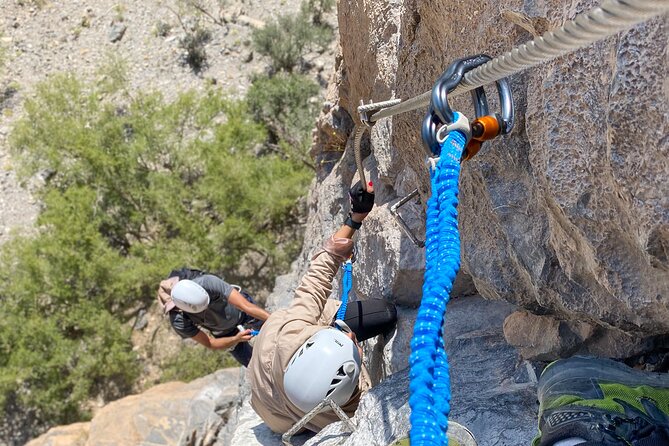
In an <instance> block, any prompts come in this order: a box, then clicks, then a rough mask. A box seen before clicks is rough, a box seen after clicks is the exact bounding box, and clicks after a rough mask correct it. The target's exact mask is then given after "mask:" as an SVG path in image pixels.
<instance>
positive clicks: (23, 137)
mask: <svg viewBox="0 0 669 446" xmlns="http://www.w3.org/2000/svg"><path fill="white" fill-rule="evenodd" d="M121 77H122V76H121ZM117 78H118V76H117ZM266 143H267V131H266V129H265V126H264V125H263V124H261V123H259V122H257V121H255V120H254V118H253V116H252V114H250V113H249V112H248V110H247V105H246V102H245V101H236V100H230V99H227V98H226V97H224V96H223V95H222V94H221V93H220V92H218V91H216V90H213V89H212V90H210V91H206V92H204V93H202V94H198V93H195V92H188V93H184V94H181V95H179V96H178V97H177V98H176V99H174V100H172V101H166V100H165V99H164V98H163V97H162V96H161V95H160V94H157V93H145V94H140V95H137V96H135V97H132V96H130V95H129V94H128V93H127V92H126V91H125V90H124V89H123V87H122V86H121V84H120V83H118V82H106V83H101V84H100V85H95V86H89V85H84V84H82V83H81V82H79V81H78V80H77V79H76V78H75V77H73V76H71V75H58V76H55V77H53V78H52V79H51V80H49V81H47V82H45V83H43V84H41V85H40V86H39V87H38V89H37V92H36V95H35V96H34V98H32V99H30V100H28V101H26V103H25V116H24V117H23V118H22V119H21V120H20V121H19V122H18V124H17V125H16V127H15V129H14V130H13V133H12V135H11V145H12V148H13V153H14V155H15V157H16V158H17V160H18V162H19V166H20V173H21V174H22V177H23V178H25V179H28V178H34V177H35V176H36V175H37V176H39V177H41V178H43V179H44V181H43V182H42V183H41V185H40V186H38V187H37V190H36V193H37V195H38V197H39V199H40V202H41V211H40V214H39V218H38V223H37V230H36V231H37V232H36V234H34V235H31V236H22V237H19V238H16V239H14V240H13V241H11V242H9V243H6V244H5V245H3V246H2V248H1V250H0V305H1V306H2V308H3V312H4V314H3V317H2V318H1V319H0V405H1V404H2V403H6V402H7V401H9V400H12V401H19V403H20V404H21V405H23V406H24V407H29V408H31V409H34V410H36V411H37V413H38V415H39V417H41V419H43V420H44V421H45V422H48V423H68V422H72V421H76V420H80V419H82V418H85V417H86V416H87V412H86V402H87V401H89V400H90V399H91V398H94V397H102V398H105V399H111V398H115V397H118V396H120V395H122V394H124V393H127V392H128V391H129V389H131V388H132V386H133V383H134V382H135V380H136V379H137V377H138V375H139V372H140V365H139V364H138V361H137V358H136V355H135V353H134V352H133V351H132V346H131V344H130V340H129V338H130V328H129V325H130V324H129V323H128V321H129V320H131V319H132V318H133V317H134V315H135V314H136V312H137V311H138V310H139V309H140V308H143V307H145V306H146V305H147V304H148V303H149V302H151V300H152V299H153V298H154V296H155V294H154V293H155V289H156V286H157V283H158V280H159V279H160V278H162V277H163V276H164V275H165V274H166V273H167V272H168V271H170V270H171V269H172V268H174V267H178V266H182V265H189V266H193V267H197V268H201V269H206V270H208V271H212V272H219V273H222V274H223V275H224V276H225V277H226V278H228V279H229V280H235V281H241V282H242V283H243V284H244V285H251V286H252V285H254V284H255V285H259V286H265V285H266V284H267V283H271V282H272V281H273V278H274V275H275V274H276V273H278V272H280V271H282V270H283V269H285V268H286V267H287V265H288V263H289V260H292V258H293V256H294V255H295V254H296V252H297V249H298V248H299V246H300V244H301V240H300V239H299V238H298V237H295V236H294V234H295V233H296V232H297V233H299V231H295V227H296V224H297V219H296V217H295V215H296V202H297V201H298V199H299V198H300V197H301V196H302V195H304V193H305V190H306V187H307V185H308V182H309V181H310V179H311V176H312V173H311V172H310V171H309V170H308V169H307V168H305V167H304V165H303V163H301V162H300V161H299V160H295V159H293V158H290V157H286V156H285V155H281V154H277V153H276V152H272V151H267V150H262V148H263V146H264V145H265V144H266ZM263 280H264V282H263Z"/></svg>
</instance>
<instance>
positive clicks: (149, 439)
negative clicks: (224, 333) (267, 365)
mask: <svg viewBox="0 0 669 446" xmlns="http://www.w3.org/2000/svg"><path fill="white" fill-rule="evenodd" d="M239 374H240V369H225V370H220V371H218V372H216V373H214V374H212V375H208V376H206V377H204V378H200V379H198V380H195V381H192V382H190V383H188V384H185V383H181V382H172V383H166V384H161V385H158V386H155V387H153V388H151V389H149V390H148V391H146V392H144V393H141V394H139V395H132V396H128V397H126V398H122V399H120V400H118V401H114V402H112V403H110V404H108V405H106V406H105V407H104V408H102V409H101V410H100V411H99V412H98V413H97V414H96V415H95V417H94V418H93V420H92V421H91V422H90V423H77V424H73V425H70V426H60V427H56V428H54V429H51V430H50V431H49V432H47V433H46V434H44V435H42V436H41V437H38V438H36V439H35V440H32V441H31V442H30V443H28V445H29V446H61V445H62V446H65V445H67V446H118V445H139V444H143V445H159V444H160V445H173V446H210V445H213V444H227V443H229V437H230V432H229V430H228V429H227V428H226V426H227V424H228V422H229V421H232V423H231V424H232V425H234V424H235V420H236V416H237V409H238V407H239V398H240V397H239V376H240V375H239Z"/></svg>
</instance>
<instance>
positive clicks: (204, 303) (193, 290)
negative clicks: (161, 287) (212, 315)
mask: <svg viewBox="0 0 669 446" xmlns="http://www.w3.org/2000/svg"><path fill="white" fill-rule="evenodd" d="M170 295H171V296H172V302H174V305H176V306H177V308H179V309H181V310H183V311H185V312H186V313H199V312H201V311H204V310H206V309H207V307H208V306H209V293H207V291H206V290H205V289H204V288H202V287H201V286H200V285H198V284H197V283H195V282H193V281H192V280H180V281H178V282H177V284H176V285H174V287H173V288H172V293H171V294H170Z"/></svg>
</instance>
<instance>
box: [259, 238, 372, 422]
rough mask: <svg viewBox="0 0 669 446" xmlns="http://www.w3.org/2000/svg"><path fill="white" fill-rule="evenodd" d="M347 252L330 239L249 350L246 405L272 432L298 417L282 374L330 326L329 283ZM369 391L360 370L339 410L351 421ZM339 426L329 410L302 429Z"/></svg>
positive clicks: (348, 244) (345, 245) (349, 245)
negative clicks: (353, 389)
mask: <svg viewBox="0 0 669 446" xmlns="http://www.w3.org/2000/svg"><path fill="white" fill-rule="evenodd" d="M352 250H353V242H352V241H351V240H350V239H346V238H337V239H334V238H330V239H328V240H326V242H325V244H324V246H323V249H321V250H320V251H318V252H317V253H316V254H315V255H314V257H313V258H312V259H311V264H310V265H309V270H308V271H307V273H306V274H305V276H304V277H303V278H302V281H301V282H300V285H299V287H298V288H297V289H296V290H295V296H294V298H293V301H292V303H291V304H290V306H289V307H288V308H285V309H283V310H279V311H275V312H274V313H272V315H271V316H270V317H269V319H267V321H266V322H265V324H264V325H263V327H262V330H260V334H259V335H258V337H257V338H256V340H255V345H254V346H253V356H252V357H251V362H250V364H249V367H248V371H247V373H248V377H249V381H250V384H251V406H252V407H253V409H254V410H255V411H256V413H257V414H258V415H260V417H261V418H262V419H263V421H264V422H265V424H267V425H268V426H269V427H270V429H272V430H273V431H274V432H279V433H283V432H286V431H288V430H289V429H290V428H291V427H292V426H293V424H295V423H296V422H297V421H298V420H300V418H302V417H303V416H304V412H302V411H301V410H300V409H299V408H297V407H296V406H295V405H294V404H292V403H291V402H290V400H289V399H288V397H287V396H286V393H285V391H284V388H283V375H284V372H285V370H286V367H287V366H288V362H289V361H290V359H291V358H292V357H293V354H294V353H295V352H296V351H297V350H298V349H299V348H300V347H301V346H302V344H304V343H305V342H306V341H307V339H309V338H310V337H311V336H313V335H314V334H315V333H316V332H318V331H320V330H322V329H324V328H327V327H329V326H331V325H332V321H333V320H334V317H335V315H336V314H337V310H338V309H339V305H340V304H341V302H340V301H337V300H334V299H328V297H329V296H330V293H331V292H332V280H333V279H334V276H335V275H336V274H337V271H338V270H339V266H340V265H341V262H342V261H343V260H344V259H347V258H348V257H349V256H350V255H351V252H352ZM369 388H370V381H369V376H368V374H367V373H366V371H365V370H364V369H363V371H362V373H360V382H359V385H358V389H357V390H356V392H355V393H354V394H353V396H352V397H351V399H350V400H349V401H348V402H347V403H346V404H345V405H344V406H343V407H342V409H344V411H345V412H346V413H347V414H348V415H349V416H352V415H353V413H354V412H355V410H356V409H357V407H358V402H359V401H360V396H361V393H362V392H363V391H366V390H367V389H369ZM335 421H339V418H338V417H337V415H335V414H334V412H332V411H328V412H323V413H320V414H318V415H316V416H315V417H314V418H312V419H311V421H310V423H309V424H307V425H306V427H307V428H308V429H310V430H312V431H315V432H318V431H319V430H321V429H322V428H323V427H325V426H327V425H328V424H330V423H333V422H335Z"/></svg>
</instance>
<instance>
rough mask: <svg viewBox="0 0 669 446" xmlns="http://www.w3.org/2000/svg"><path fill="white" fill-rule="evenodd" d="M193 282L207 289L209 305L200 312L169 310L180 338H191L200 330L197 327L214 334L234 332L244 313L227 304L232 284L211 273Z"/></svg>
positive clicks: (171, 320)
mask: <svg viewBox="0 0 669 446" xmlns="http://www.w3.org/2000/svg"><path fill="white" fill-rule="evenodd" d="M193 282H195V283H197V284H198V285H200V286H201V287H202V288H204V289H205V290H206V291H207V293H208V294H209V306H208V307H207V309H206V310H204V311H202V312H200V313H186V312H185V311H180V310H173V311H171V312H170V322H171V323H172V327H173V328H174V330H175V331H176V332H177V333H178V334H179V335H180V336H181V337H182V338H192V337H193V336H195V335H196V334H198V332H199V331H200V330H199V328H198V327H201V328H206V329H207V330H209V331H210V332H211V334H212V335H214V336H220V335H224V334H228V333H230V332H233V333H234V331H235V330H236V327H237V325H239V324H240V323H241V322H242V319H243V316H244V313H242V312H241V311H240V310H239V309H238V308H236V307H235V306H233V305H229V304H228V297H230V293H231V292H232V290H233V288H232V286H231V285H230V284H228V283H227V282H225V281H223V280H222V279H220V278H218V277H216V276H213V275H211V274H205V275H203V276H200V277H196V278H194V279H193Z"/></svg>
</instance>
